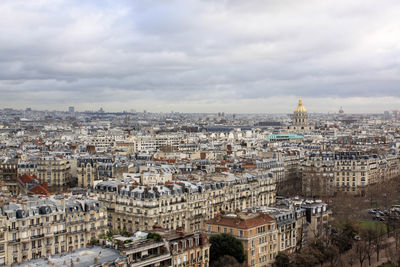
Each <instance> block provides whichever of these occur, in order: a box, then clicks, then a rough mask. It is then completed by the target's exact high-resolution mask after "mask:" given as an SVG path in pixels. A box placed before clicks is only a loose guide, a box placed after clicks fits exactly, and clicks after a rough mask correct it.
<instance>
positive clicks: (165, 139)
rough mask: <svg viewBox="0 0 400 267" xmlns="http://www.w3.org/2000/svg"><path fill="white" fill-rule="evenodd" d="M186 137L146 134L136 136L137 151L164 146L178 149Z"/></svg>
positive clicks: (152, 149)
mask: <svg viewBox="0 0 400 267" xmlns="http://www.w3.org/2000/svg"><path fill="white" fill-rule="evenodd" d="M183 139H184V136H183V135H175V134H170V135H154V136H152V135H145V136H138V137H136V138H135V141H134V143H135V151H137V152H138V151H149V150H151V151H154V150H157V149H159V148H162V147H172V148H173V149H178V146H179V144H180V143H181V141H182V140H183Z"/></svg>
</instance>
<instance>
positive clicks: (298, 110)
mask: <svg viewBox="0 0 400 267" xmlns="http://www.w3.org/2000/svg"><path fill="white" fill-rule="evenodd" d="M294 112H298V113H305V112H307V110H306V108H305V107H304V106H303V100H302V99H301V97H300V99H299V105H298V106H297V108H296V109H295V110H294Z"/></svg>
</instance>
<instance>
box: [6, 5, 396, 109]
mask: <svg viewBox="0 0 400 267" xmlns="http://www.w3.org/2000/svg"><path fill="white" fill-rule="evenodd" d="M398 14H400V1H397V0H387V1H372V0H355V1H351V3H350V2H349V1H345V0H336V1H333V0H327V1H318V0H307V1H306V0H304V1H303V0H300V1H294V0H290V1H289V0H281V1H272V0H260V1H258V0H253V1H239V0H225V1H211V0H209V1H193V0H185V1H161V0H160V1H111V0H110V1H102V0H96V1H94V0H93V1H77V0H76V1H73V0H72V1H71V0H68V1H67V0H65V1H63V0H42V1H22V0H21V1H18V0H3V1H1V2H0V70H1V71H0V95H1V98H0V105H1V106H3V107H16V108H24V107H26V106H30V107H33V108H40V109H66V108H67V107H68V106H70V105H74V106H75V107H76V108H77V109H78V110H88V109H98V108H99V107H103V108H105V109H106V110H112V111H119V110H123V109H126V110H129V109H136V110H142V109H146V110H148V111H170V110H174V111H181V112H218V111H225V112H233V113H246V112H268V113H275V112H291V111H292V109H293V108H294V106H295V105H296V99H297V97H298V96H302V97H303V99H304V102H305V105H306V106H307V108H308V110H310V111H314V112H335V111H337V110H338V108H339V106H340V105H343V107H344V109H345V111H346V112H382V111H383V110H386V109H400V34H398V30H399V29H400V18H399V16H398Z"/></svg>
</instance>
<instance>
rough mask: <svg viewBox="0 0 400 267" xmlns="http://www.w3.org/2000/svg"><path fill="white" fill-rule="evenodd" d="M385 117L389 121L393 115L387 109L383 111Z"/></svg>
mask: <svg viewBox="0 0 400 267" xmlns="http://www.w3.org/2000/svg"><path fill="white" fill-rule="evenodd" d="M383 118H384V120H386V121H388V120H391V119H392V116H391V114H390V112H389V111H387V110H386V111H385V112H384V113H383Z"/></svg>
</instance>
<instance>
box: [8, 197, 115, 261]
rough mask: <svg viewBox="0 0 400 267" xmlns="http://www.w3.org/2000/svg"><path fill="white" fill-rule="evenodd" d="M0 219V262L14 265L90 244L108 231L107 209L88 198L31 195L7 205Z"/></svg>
mask: <svg viewBox="0 0 400 267" xmlns="http://www.w3.org/2000/svg"><path fill="white" fill-rule="evenodd" d="M78 202H79V203H78ZM0 220H1V222H2V228H1V229H2V231H1V232H0V263H3V264H5V265H11V264H15V263H23V262H26V261H29V260H32V259H38V258H41V257H47V256H50V255H55V254H58V253H64V252H67V251H68V252H72V251H75V250H76V249H79V248H82V247H85V246H87V245H88V243H89V242H90V239H91V238H92V237H94V236H99V235H101V234H104V233H105V231H106V227H107V211H106V209H105V208H104V207H102V206H101V203H99V202H97V201H94V200H89V199H82V200H79V201H77V200H74V199H69V200H63V199H54V198H53V199H39V198H29V199H27V200H26V199H25V200H23V201H19V202H18V203H17V202H16V203H13V202H11V203H8V204H6V205H4V207H3V208H2V214H1V217H0ZM2 245H3V246H2ZM3 256H4V257H3Z"/></svg>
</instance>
